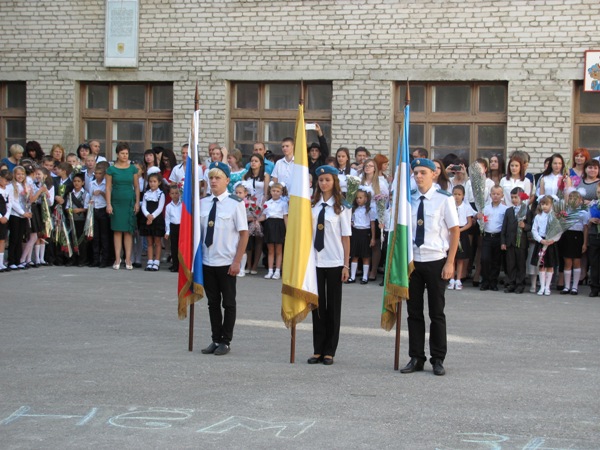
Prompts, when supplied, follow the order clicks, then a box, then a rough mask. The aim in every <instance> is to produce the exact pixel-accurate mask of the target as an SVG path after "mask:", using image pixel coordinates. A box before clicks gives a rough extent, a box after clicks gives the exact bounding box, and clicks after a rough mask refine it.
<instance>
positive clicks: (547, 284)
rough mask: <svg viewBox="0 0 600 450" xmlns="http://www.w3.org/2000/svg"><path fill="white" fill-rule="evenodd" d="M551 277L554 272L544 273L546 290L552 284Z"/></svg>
mask: <svg viewBox="0 0 600 450" xmlns="http://www.w3.org/2000/svg"><path fill="white" fill-rule="evenodd" d="M553 276H554V272H546V290H550V285H551V284H552V277H553Z"/></svg>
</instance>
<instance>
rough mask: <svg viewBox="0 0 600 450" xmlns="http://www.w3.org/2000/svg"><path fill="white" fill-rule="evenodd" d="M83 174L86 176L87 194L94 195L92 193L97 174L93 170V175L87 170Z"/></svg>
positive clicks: (84, 186)
mask: <svg viewBox="0 0 600 450" xmlns="http://www.w3.org/2000/svg"><path fill="white" fill-rule="evenodd" d="M82 173H83V175H84V176H85V182H84V185H83V188H84V189H85V192H87V193H88V194H90V195H92V191H91V187H92V181H94V180H95V179H96V174H95V173H94V171H93V170H92V173H88V171H87V170H85V171H83V172H82Z"/></svg>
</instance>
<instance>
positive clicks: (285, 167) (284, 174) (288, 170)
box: [271, 158, 294, 192]
mask: <svg viewBox="0 0 600 450" xmlns="http://www.w3.org/2000/svg"><path fill="white" fill-rule="evenodd" d="M293 166H294V158H292V160H291V161H287V160H286V159H285V158H281V159H280V160H279V161H277V162H276V163H275V168H274V169H273V173H272V174H271V178H272V179H274V178H276V179H277V180H276V181H277V182H278V183H284V184H285V187H286V188H287V190H288V192H291V188H292V167H293ZM274 181H275V180H274Z"/></svg>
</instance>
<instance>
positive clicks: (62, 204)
mask: <svg viewBox="0 0 600 450" xmlns="http://www.w3.org/2000/svg"><path fill="white" fill-rule="evenodd" d="M71 172H73V167H72V166H71V164H69V163H67V162H61V163H60V164H59V165H58V166H57V167H56V174H57V175H58V176H57V177H55V178H53V180H52V181H53V182H54V209H57V208H62V210H63V213H64V215H65V218H66V217H67V213H66V209H67V199H68V197H69V194H70V193H71V191H73V181H72V180H71V177H70V175H71ZM65 264H68V265H71V260H70V258H69V255H68V254H65V253H64V252H62V251H61V248H60V245H58V244H56V245H54V265H55V266H64V265H65Z"/></svg>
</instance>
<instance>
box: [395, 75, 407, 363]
mask: <svg viewBox="0 0 600 450" xmlns="http://www.w3.org/2000/svg"><path fill="white" fill-rule="evenodd" d="M409 104H410V85H409V83H408V79H407V80H406V95H405V96H404V105H405V106H406V105H409ZM401 131H402V133H401V136H402V135H403V134H404V121H402V129H401ZM400 139H402V138H400ZM406 145H408V142H407V143H406ZM400 157H402V155H400ZM402 162H403V161H400V164H402ZM397 179H398V185H397V186H396V191H395V192H398V193H399V192H400V183H403V182H405V180H400V175H398V177H397ZM397 222H398V208H396V214H395V217H394V223H397ZM409 284H410V281H409ZM401 319H402V301H399V302H398V303H396V345H395V348H394V370H398V369H399V368H400V325H401V324H402V320H401Z"/></svg>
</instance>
